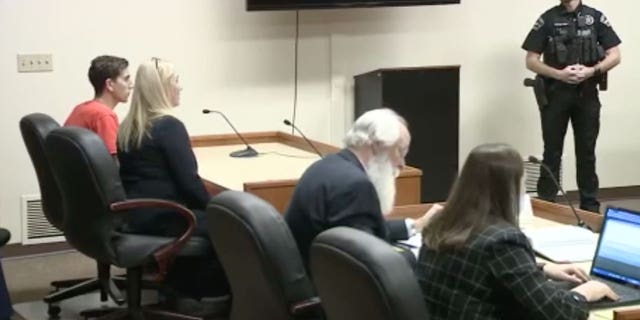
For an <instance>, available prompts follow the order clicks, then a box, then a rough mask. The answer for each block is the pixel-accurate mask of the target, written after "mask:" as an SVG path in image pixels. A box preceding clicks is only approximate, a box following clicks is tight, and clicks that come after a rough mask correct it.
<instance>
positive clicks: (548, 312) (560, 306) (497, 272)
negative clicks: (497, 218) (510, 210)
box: [416, 224, 589, 320]
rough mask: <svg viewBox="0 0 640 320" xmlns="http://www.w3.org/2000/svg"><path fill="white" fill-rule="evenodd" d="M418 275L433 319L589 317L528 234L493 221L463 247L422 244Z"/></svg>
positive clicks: (551, 319)
mask: <svg viewBox="0 0 640 320" xmlns="http://www.w3.org/2000/svg"><path fill="white" fill-rule="evenodd" d="M416 272H417V276H418V279H419V282H420V286H421V287H422V291H423V293H424V299H425V301H426V303H427V310H428V312H429V315H430V317H429V319H460V320H462V319H464V320H469V319H488V320H491V319H505V320H506V319H540V320H543V319H544V320H553V319H556V320H560V319H567V320H580V319H587V318H588V316H589V311H588V309H587V305H586V303H585V302H583V301H580V300H577V299H575V298H574V296H573V295H572V294H571V293H570V292H569V291H567V290H564V289H560V288H559V287H557V286H556V285H555V284H553V283H551V282H550V281H548V280H547V279H546V278H545V276H544V274H543V272H542V271H541V270H540V268H538V267H537V266H536V262H535V257H534V254H533V249H532V248H531V245H530V243H529V241H528V239H527V238H526V236H525V235H524V234H523V233H522V232H521V231H520V230H518V229H517V228H516V227H514V226H510V225H506V224H503V225H494V226H490V227H489V228H487V229H486V230H484V231H483V232H481V233H480V234H479V235H477V236H476V237H475V238H474V239H473V240H471V242H470V243H468V244H467V245H466V246H465V247H464V248H462V249H460V250H455V251H449V252H435V251H433V250H431V249H429V248H427V246H426V245H424V246H422V249H421V251H420V256H419V257H418V267H417V271H416Z"/></svg>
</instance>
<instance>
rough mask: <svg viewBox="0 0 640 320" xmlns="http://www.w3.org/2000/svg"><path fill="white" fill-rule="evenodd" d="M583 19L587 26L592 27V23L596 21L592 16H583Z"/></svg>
mask: <svg viewBox="0 0 640 320" xmlns="http://www.w3.org/2000/svg"><path fill="white" fill-rule="evenodd" d="M584 17H585V23H586V24H587V25H588V26H590V25H593V23H594V22H595V20H596V19H595V18H594V17H593V16H592V15H590V14H588V15H586V16H584Z"/></svg>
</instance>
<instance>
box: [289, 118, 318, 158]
mask: <svg viewBox="0 0 640 320" xmlns="http://www.w3.org/2000/svg"><path fill="white" fill-rule="evenodd" d="M283 122H284V124H285V125H287V126H289V127H292V128H293V129H295V130H296V131H297V132H298V133H299V134H300V135H301V136H302V138H303V139H304V141H306V142H307V143H308V144H309V145H310V146H311V148H313V150H314V151H315V152H316V153H317V154H318V155H319V156H320V158H324V156H323V155H322V153H320V151H318V149H317V148H316V146H315V145H313V143H311V140H309V139H307V137H306V136H305V135H304V133H302V131H300V129H298V127H296V125H295V124H293V123H291V121H289V120H287V119H284V121H283Z"/></svg>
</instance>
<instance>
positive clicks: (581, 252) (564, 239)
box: [523, 225, 598, 262]
mask: <svg viewBox="0 0 640 320" xmlns="http://www.w3.org/2000/svg"><path fill="white" fill-rule="evenodd" d="M523 232H524V233H525V234H526V235H527V237H529V239H530V240H531V244H532V245H533V250H534V251H535V252H536V253H537V254H538V255H540V256H541V257H543V258H546V259H548V260H551V261H554V262H584V261H590V260H591V259H593V255H594V253H595V251H596V247H597V245H598V234H596V233H593V232H591V231H589V230H587V229H584V228H580V227H576V226H571V225H563V226H553V227H546V228H535V229H527V230H523Z"/></svg>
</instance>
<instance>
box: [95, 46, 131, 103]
mask: <svg viewBox="0 0 640 320" xmlns="http://www.w3.org/2000/svg"><path fill="white" fill-rule="evenodd" d="M127 67H129V61H127V59H124V58H120V57H114V56H107V55H105V56H99V57H96V58H95V59H93V60H91V66H90V67H89V82H91V85H92V86H93V90H94V91H95V94H96V97H99V96H100V95H102V92H103V91H104V88H105V86H106V81H107V79H112V80H115V79H116V78H118V76H120V73H121V72H122V71H123V70H124V69H126V68H127Z"/></svg>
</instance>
